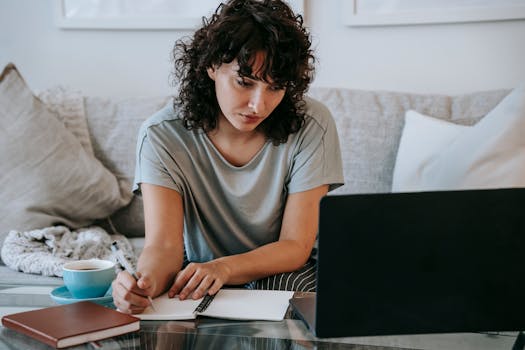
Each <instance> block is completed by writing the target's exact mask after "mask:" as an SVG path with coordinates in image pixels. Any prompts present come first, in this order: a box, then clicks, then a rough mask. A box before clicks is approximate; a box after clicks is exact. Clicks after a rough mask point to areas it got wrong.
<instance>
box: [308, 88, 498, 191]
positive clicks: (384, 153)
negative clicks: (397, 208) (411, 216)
mask: <svg viewBox="0 0 525 350" xmlns="http://www.w3.org/2000/svg"><path fill="white" fill-rule="evenodd" d="M507 93H508V90H494V91H482V92H476V93H472V94H464V95H457V96H445V95H437V94H413V93H403V92H390V91H379V90H378V91H363V90H355V89H345V88H322V87H318V88H312V89H311V91H310V95H311V96H312V97H314V98H316V99H318V100H320V101H322V102H323V103H324V104H325V105H326V106H327V107H328V108H329V109H330V110H331V112H332V115H333V116H334V119H335V122H336V125H337V131H338V133H339V141H340V143H341V153H342V157H343V171H344V176H345V185H344V186H342V187H340V188H338V189H337V190H335V191H333V192H331V193H334V194H343V193H375V192H390V191H391V188H392V187H391V186H392V176H393V170H394V166H395V159H396V155H397V149H398V146H399V140H400V137H401V132H402V129H403V124H404V118H405V112H406V111H407V110H410V109H412V110H416V111H418V112H420V113H423V114H426V115H432V116H434V117H436V118H440V119H443V120H448V121H453V122H455V123H459V124H465V125H472V124H474V123H476V122H477V121H478V120H479V119H481V118H482V117H483V116H484V115H485V114H487V113H488V112H489V111H490V110H491V109H492V108H494V106H496V105H497V104H498V103H499V102H500V101H501V99H502V98H503V97H504V96H505V95H506V94H507Z"/></svg>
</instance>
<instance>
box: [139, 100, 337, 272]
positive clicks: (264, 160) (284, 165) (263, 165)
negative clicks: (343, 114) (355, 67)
mask: <svg viewBox="0 0 525 350" xmlns="http://www.w3.org/2000/svg"><path fill="white" fill-rule="evenodd" d="M306 102H307V110H306V116H305V124H304V125H303V127H302V128H301V130H299V131H298V132H297V133H295V134H292V135H290V136H289V138H288V141H287V142H286V143H284V144H280V145H278V146H274V145H273V144H272V142H271V141H267V142H266V143H265V144H264V146H263V147H262V148H261V150H260V151H259V152H258V153H257V154H256V155H255V156H254V157H253V158H252V159H251V160H250V161H249V162H248V163H247V164H245V165H243V166H240V167H238V166H233V165H232V164H231V163H229V162H228V161H227V160H226V159H225V158H224V157H223V156H222V155H221V154H220V153H219V152H218V150H217V149H216V148H215V146H214V145H213V144H212V142H211V141H210V139H209V138H208V136H207V135H206V134H205V133H204V132H203V131H202V130H200V129H199V130H187V129H186V128H184V126H183V123H182V119H181V118H180V116H178V115H177V113H175V111H174V109H173V106H172V105H171V104H169V105H167V106H166V107H164V108H163V109H162V110H160V111H159V112H157V113H155V114H154V115H153V116H151V117H150V118H149V119H148V120H146V121H145V122H144V123H143V124H142V127H141V129H140V132H139V137H138V142H137V162H136V169H135V183H134V186H133V191H134V192H136V193H140V188H139V186H140V184H141V183H148V184H154V185H159V186H163V187H167V188H170V189H173V190H175V191H177V192H179V193H180V194H181V195H182V198H183V203H184V244H185V249H186V254H187V256H188V259H189V260H190V261H195V262H204V261H209V260H212V259H214V258H217V257H221V256H227V255H233V254H239V253H244V252H247V251H250V250H253V249H254V248H257V247H260V246H262V245H264V244H267V243H270V242H274V241H276V240H278V238H279V232H280V229H281V221H282V217H283V211H284V206H285V204H286V198H287V195H288V194H290V193H295V192H302V191H306V190H310V189H313V188H315V187H318V186H321V185H324V184H328V185H330V190H332V189H334V188H336V187H339V186H340V185H342V184H343V181H344V179H343V170H342V164H341V152H340V147H339V139H338V136H337V131H336V127H335V123H334V120H333V118H332V116H331V114H330V112H329V110H328V109H327V108H326V107H325V106H324V105H322V104H321V103H319V102H317V101H315V100H312V99H307V100H306Z"/></svg>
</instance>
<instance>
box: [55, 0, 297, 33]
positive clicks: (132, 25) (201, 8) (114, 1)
mask: <svg viewBox="0 0 525 350" xmlns="http://www.w3.org/2000/svg"><path fill="white" fill-rule="evenodd" d="M287 1H288V3H289V4H290V5H291V6H292V8H293V9H294V11H296V12H297V13H304V0H287ZM219 3H220V1H219V0H198V1H192V0H157V1H143V0H104V1H97V0H54V12H55V14H54V16H55V23H56V25H57V26H58V27H59V28H61V29H100V30H193V29H195V28H197V27H198V26H199V25H200V24H201V23H202V17H203V16H207V15H210V14H211V13H212V12H213V11H214V10H215V9H216V7H217V6H218V4H219Z"/></svg>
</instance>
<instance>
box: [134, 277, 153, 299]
mask: <svg viewBox="0 0 525 350" xmlns="http://www.w3.org/2000/svg"><path fill="white" fill-rule="evenodd" d="M137 287H138V288H140V289H141V290H142V291H143V293H142V294H141V293H139V294H141V295H144V296H147V295H151V292H152V291H153V290H154V289H155V285H154V284H153V281H152V279H151V278H150V277H149V276H148V275H142V276H141V277H140V278H139V279H138V280H137Z"/></svg>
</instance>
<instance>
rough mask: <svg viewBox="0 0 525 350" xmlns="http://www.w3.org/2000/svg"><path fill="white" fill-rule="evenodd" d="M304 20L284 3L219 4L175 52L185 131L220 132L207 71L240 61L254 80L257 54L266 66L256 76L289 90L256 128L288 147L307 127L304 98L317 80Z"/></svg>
mask: <svg viewBox="0 0 525 350" xmlns="http://www.w3.org/2000/svg"><path fill="white" fill-rule="evenodd" d="M310 47H311V41H310V35H309V33H308V32H307V30H306V29H305V28H304V26H303V18H302V16H301V15H295V14H294V13H293V11H292V10H291V9H290V7H289V6H288V5H287V4H285V3H284V2H282V1H281V0H230V1H228V2H226V3H222V4H220V5H219V6H218V7H217V9H216V11H215V13H214V14H213V15H211V17H210V18H203V25H202V27H201V28H200V29H198V30H197V31H196V32H195V34H194V35H193V37H191V38H183V39H180V40H178V41H177V42H176V43H175V47H174V49H173V53H172V54H173V57H172V58H173V60H174V66H175V71H174V76H175V81H174V83H175V85H177V83H178V85H179V95H178V96H177V97H175V98H174V107H175V108H176V109H179V110H180V111H181V113H182V119H183V122H184V126H185V127H186V128H187V129H190V130H191V129H198V128H200V129H202V130H204V131H205V132H208V131H211V130H213V129H214V128H215V127H216V126H217V118H218V115H219V112H220V108H219V105H218V102H217V98H216V95H215V85H214V82H213V80H212V79H210V77H209V76H208V72H207V69H208V68H211V67H218V66H220V65H221V64H223V63H230V62H232V61H233V60H235V59H237V62H238V64H239V71H238V73H239V76H241V77H251V75H252V68H251V67H252V64H253V62H254V58H255V54H256V53H257V52H263V53H264V54H265V61H264V64H263V66H262V68H261V69H260V70H259V71H258V72H257V74H258V75H259V76H258V78H259V79H262V80H263V81H266V82H269V81H272V83H273V84H275V85H277V86H282V87H283V88H285V95H284V97H283V100H282V101H281V103H280V104H279V105H278V106H277V107H276V108H275V110H274V111H273V112H272V113H271V114H270V115H269V116H268V117H267V118H266V119H265V120H264V121H263V122H262V123H261V124H260V125H259V126H258V129H259V130H260V131H262V132H263V133H264V134H265V135H266V137H267V139H270V140H271V141H272V142H273V143H274V144H276V145H278V144H280V143H284V142H286V141H287V139H288V135H290V134H292V133H294V132H297V131H298V130H299V129H300V128H301V126H302V125H303V123H304V114H305V111H304V105H305V103H304V94H305V92H306V91H307V89H308V86H309V85H310V82H311V80H312V79H313V73H314V62H315V58H314V56H313V54H312V50H311V49H310Z"/></svg>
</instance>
